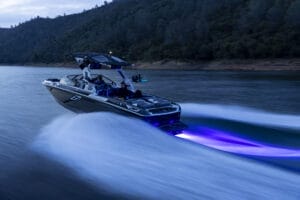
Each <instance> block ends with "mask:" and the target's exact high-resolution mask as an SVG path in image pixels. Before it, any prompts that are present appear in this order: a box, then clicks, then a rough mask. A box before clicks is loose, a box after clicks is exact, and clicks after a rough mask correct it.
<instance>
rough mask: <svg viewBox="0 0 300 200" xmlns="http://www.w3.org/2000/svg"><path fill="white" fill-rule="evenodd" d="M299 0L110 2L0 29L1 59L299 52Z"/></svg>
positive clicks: (180, 57) (287, 54)
mask: <svg viewBox="0 0 300 200" xmlns="http://www.w3.org/2000/svg"><path fill="white" fill-rule="evenodd" d="M299 46H300V0H186V1H183V0H115V1H113V3H106V4H105V5H104V6H102V7H100V8H98V7H95V8H94V9H92V10H89V11H86V12H83V13H81V14H76V15H69V16H61V17H57V18H55V19H47V18H46V19H45V18H39V17H37V18H35V19H33V20H31V21H28V22H26V23H23V24H20V25H19V26H17V27H14V28H11V29H0V63H30V62H43V63H53V62H68V61H70V60H71V59H72V58H71V56H70V55H71V54H72V53H73V52H78V51H97V52H108V51H113V53H114V54H116V55H119V56H120V57H123V58H125V59H129V60H148V61H153V60H163V59H175V60H190V61H197V60H212V59H234V58H241V59H244V58H290V57H300V47H299Z"/></svg>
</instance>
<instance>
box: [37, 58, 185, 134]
mask: <svg viewBox="0 0 300 200" xmlns="http://www.w3.org/2000/svg"><path fill="white" fill-rule="evenodd" d="M75 59H76V61H77V62H78V63H79V64H82V61H83V60H84V59H88V60H89V67H90V69H102V68H108V69H112V70H115V71H117V72H118V74H119V75H120V76H121V79H122V82H121V83H123V84H124V83H126V85H127V86H130V87H129V89H127V90H128V92H127V93H126V96H124V95H120V91H121V90H122V87H121V84H120V83H117V82H115V81H114V80H112V79H110V78H109V77H107V76H104V75H103V74H92V75H91V76H92V78H91V80H89V81H88V80H86V79H85V77H84V75H83V74H76V75H67V76H64V77H63V78H60V79H57V78H51V79H47V80H44V81H43V85H44V86H46V87H47V89H48V90H49V91H50V93H51V94H52V95H53V96H54V98H55V100H56V101H57V102H58V103H59V104H60V105H62V106H63V107H65V108H67V109H69V110H71V111H73V112H76V113H86V112H113V113H118V114H122V115H126V116H130V117H135V118H140V119H142V120H144V121H146V122H148V123H150V124H152V125H154V126H156V127H159V128H161V129H163V130H165V131H167V132H169V133H172V134H177V133H179V132H181V130H182V129H183V128H184V127H185V125H184V124H183V123H181V122H180V114H181V108H180V106H179V105H178V104H177V103H174V102H172V101H170V100H167V99H165V98H162V97H157V96H153V95H149V94H144V93H143V92H141V91H140V90H136V89H135V88H134V86H133V84H132V82H131V81H130V80H129V79H128V78H127V76H126V75H125V73H124V71H123V69H122V68H123V67H124V66H128V65H129V63H127V62H125V61H124V60H122V59H120V58H117V57H115V56H112V55H107V54H97V53H86V54H84V53H81V54H75ZM99 76H100V77H101V80H102V82H101V84H100V83H97V82H96V81H93V80H97V78H99Z"/></svg>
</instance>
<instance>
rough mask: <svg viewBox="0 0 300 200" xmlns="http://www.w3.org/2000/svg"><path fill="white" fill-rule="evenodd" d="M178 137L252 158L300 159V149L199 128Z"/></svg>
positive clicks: (186, 131) (182, 133)
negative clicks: (272, 144)
mask: <svg viewBox="0 0 300 200" xmlns="http://www.w3.org/2000/svg"><path fill="white" fill-rule="evenodd" d="M176 137H179V138H183V139H186V140H190V141H193V142H195V143H198V144H201V145H204V146H207V147H210V148H214V149H217V150H221V151H225V152H230V153H235V154H241V155H251V156H262V157H300V149H288V148H284V147H275V146H271V145H266V144H262V143H259V142H257V141H252V140H248V139H244V138H240V137H237V136H233V135H232V134H230V133H227V132H225V131H221V130H216V129H211V128H206V127H197V129H195V130H193V131H192V130H185V131H183V132H181V133H180V134H177V135H176Z"/></svg>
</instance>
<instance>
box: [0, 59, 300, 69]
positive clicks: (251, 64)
mask: <svg viewBox="0 0 300 200" xmlns="http://www.w3.org/2000/svg"><path fill="white" fill-rule="evenodd" d="M4 66H19V67H20V66H21V67H25V66H26V67H45V68H47V67H59V68H60V67H62V68H77V64H76V63H75V62H74V63H72V62H70V63H26V64H0V67H4ZM125 69H129V70H200V71H300V58H299V59H298V58H296V59H260V60H253V59H248V60H214V61H202V62H182V61H174V60H163V61H153V62H143V61H138V62H136V63H135V64H133V65H132V66H130V67H125Z"/></svg>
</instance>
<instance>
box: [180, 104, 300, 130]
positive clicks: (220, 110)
mask: <svg viewBox="0 0 300 200" xmlns="http://www.w3.org/2000/svg"><path fill="white" fill-rule="evenodd" d="M181 107H182V115H183V116H186V117H195V116H204V117H212V118H220V119H228V120H233V121H239V122H246V123H251V124H258V125H265V126H275V127H283V128H292V129H300V116H299V115H287V114H276V113H268V112H264V111H259V110H255V109H250V108H245V107H239V106H225V105H210V104H194V103H186V104H181Z"/></svg>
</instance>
